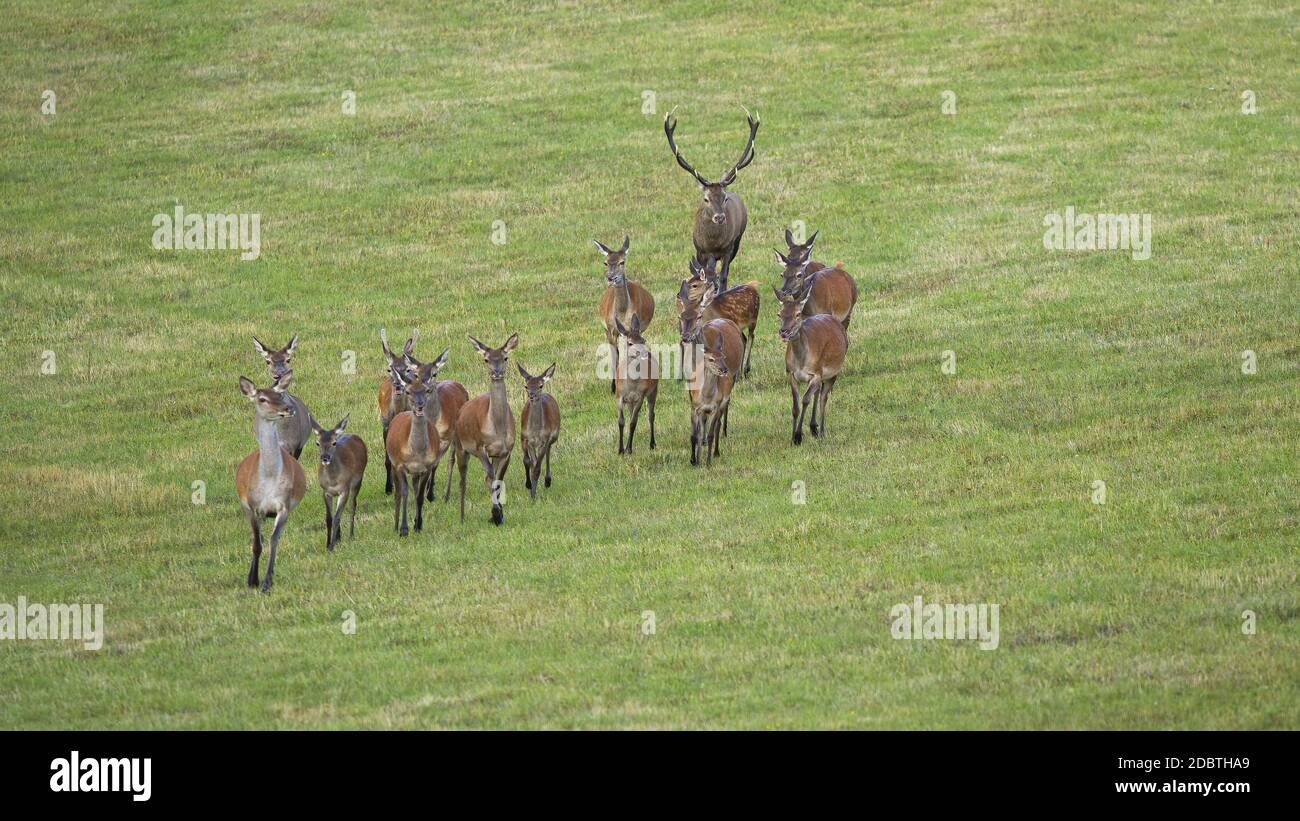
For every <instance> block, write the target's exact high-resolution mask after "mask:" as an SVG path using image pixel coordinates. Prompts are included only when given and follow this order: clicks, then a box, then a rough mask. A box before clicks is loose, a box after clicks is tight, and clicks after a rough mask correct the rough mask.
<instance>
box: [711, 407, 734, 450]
mask: <svg viewBox="0 0 1300 821" xmlns="http://www.w3.org/2000/svg"><path fill="white" fill-rule="evenodd" d="M730 411H731V397H727V399H726V400H725V401H723V403H722V408H721V409H720V413H721V416H722V419H721V421H722V429H723V432H724V435H725V432H726V428H727V417H728V416H730V415H731V414H730ZM713 427H714V431H713V455H714V456H721V455H722V447H721V446H722V439H721V437H719V436H718V432H717V427H718V422H717V421H716V420H715V421H714V423H713Z"/></svg>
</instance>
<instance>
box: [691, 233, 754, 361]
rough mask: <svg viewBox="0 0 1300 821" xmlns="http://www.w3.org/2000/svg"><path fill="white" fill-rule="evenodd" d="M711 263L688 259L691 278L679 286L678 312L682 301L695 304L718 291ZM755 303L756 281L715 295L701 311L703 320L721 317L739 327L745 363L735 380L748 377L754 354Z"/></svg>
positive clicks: (714, 259)
mask: <svg viewBox="0 0 1300 821" xmlns="http://www.w3.org/2000/svg"><path fill="white" fill-rule="evenodd" d="M715 262H716V258H714V257H709V261H708V264H707V266H706V265H700V264H699V263H698V262H696V261H695V260H691V275H690V276H689V277H687V278H686V279H684V280H682V287H681V288H680V289H679V290H678V291H677V311H678V312H679V313H680V312H681V309H682V305H683V304H685V303H686V302H697V301H699V300H700V299H702V298H703V297H704V292H705V291H707V290H709V289H710V288H712V289H714V290H715V291H716V290H717V289H718V274H717V271H715V270H714V263H715ZM758 302H759V300H758V282H757V280H755V281H753V282H746V283H745V284H744V285H737V286H735V287H734V288H728V289H727V290H726V291H722V292H720V293H717V294H716V295H715V296H714V297H713V301H712V302H711V303H709V307H708V308H706V309H705V310H704V321H706V322H707V321H709V320H710V319H717V318H718V317H725V318H727V319H730V320H731V321H732V322H734V323H736V327H738V328H740V337H741V341H742V342H744V343H745V364H744V367H743V368H741V371H740V372H739V373H737V374H736V377H737V378H738V379H739V378H745V379H748V378H749V363H750V358H751V357H752V356H753V353H754V328H755V326H757V325H758Z"/></svg>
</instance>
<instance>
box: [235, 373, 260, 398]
mask: <svg viewBox="0 0 1300 821" xmlns="http://www.w3.org/2000/svg"><path fill="white" fill-rule="evenodd" d="M239 390H240V391H241V392H243V394H244V396H247V397H248V398H249V399H252V398H253V396H254V395H256V394H257V386H256V385H254V384H253V380H251V379H249V378H248V377H247V376H241V377H239Z"/></svg>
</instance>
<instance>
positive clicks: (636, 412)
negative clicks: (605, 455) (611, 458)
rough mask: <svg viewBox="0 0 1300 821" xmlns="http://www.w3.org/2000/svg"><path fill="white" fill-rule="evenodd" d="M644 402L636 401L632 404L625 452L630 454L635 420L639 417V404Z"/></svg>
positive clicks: (634, 431)
mask: <svg viewBox="0 0 1300 821" xmlns="http://www.w3.org/2000/svg"><path fill="white" fill-rule="evenodd" d="M643 401H644V400H642V399H638V400H637V401H636V402H634V403H633V404H632V424H631V425H630V426H629V427H628V429H627V452H628V453H631V452H632V440H633V439H635V438H636V420H637V418H638V417H639V416H641V403H642V402H643Z"/></svg>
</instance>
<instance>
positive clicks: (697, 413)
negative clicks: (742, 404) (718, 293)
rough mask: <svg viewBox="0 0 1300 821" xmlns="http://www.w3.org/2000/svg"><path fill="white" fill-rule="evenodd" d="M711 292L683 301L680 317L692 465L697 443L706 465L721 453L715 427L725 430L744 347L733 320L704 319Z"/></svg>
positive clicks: (697, 459)
mask: <svg viewBox="0 0 1300 821" xmlns="http://www.w3.org/2000/svg"><path fill="white" fill-rule="evenodd" d="M713 295H714V291H713V290H712V289H710V290H708V291H706V292H705V294H704V297H703V299H702V300H701V301H700V302H687V303H685V304H684V305H683V306H682V312H681V315H680V317H679V319H680V323H681V337H682V342H684V343H686V344H687V345H690V346H691V350H692V353H691V356H690V362H691V363H692V365H691V372H690V373H689V374H688V375H687V377H686V378H687V386H688V387H689V389H690V392H691V464H692V465H698V464H699V463H700V459H699V448H700V445H703V446H704V459H705V464H706V465H709V466H711V465H712V464H713V456H720V455H722V452H721V449H720V447H719V442H718V428H719V425H721V427H722V429H723V432H724V433H725V431H726V419H727V411H728V410H729V409H730V407H731V389H732V387H733V386H734V385H735V382H736V374H737V373H739V371H740V363H741V360H742V358H743V356H744V350H745V346H744V343H743V342H742V341H741V339H740V329H739V328H737V327H736V323H734V322H732V321H731V320H730V319H725V318H722V317H719V318H718V319H711V320H709V321H708V322H705V321H704V310H705V309H707V308H708V307H709V303H710V302H712V301H713ZM701 359H703V362H701Z"/></svg>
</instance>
